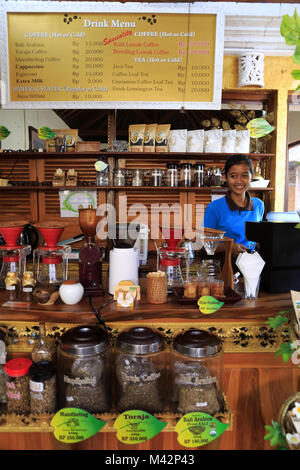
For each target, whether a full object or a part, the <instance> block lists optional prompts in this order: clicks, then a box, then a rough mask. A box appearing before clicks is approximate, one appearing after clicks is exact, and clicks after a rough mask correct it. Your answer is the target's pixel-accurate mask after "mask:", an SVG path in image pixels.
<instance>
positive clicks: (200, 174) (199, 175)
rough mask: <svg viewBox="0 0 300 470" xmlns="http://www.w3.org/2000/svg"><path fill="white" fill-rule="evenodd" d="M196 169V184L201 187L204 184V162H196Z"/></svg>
mask: <svg viewBox="0 0 300 470" xmlns="http://www.w3.org/2000/svg"><path fill="white" fill-rule="evenodd" d="M193 169H194V186H196V187H197V188H201V187H202V186H204V169H205V165H204V164H202V163H195V165H194V166H193Z"/></svg>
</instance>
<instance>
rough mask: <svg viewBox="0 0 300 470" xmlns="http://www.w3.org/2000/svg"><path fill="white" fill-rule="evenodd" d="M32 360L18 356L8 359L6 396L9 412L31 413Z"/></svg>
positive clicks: (5, 367) (6, 366) (6, 365)
mask: <svg viewBox="0 0 300 470" xmlns="http://www.w3.org/2000/svg"><path fill="white" fill-rule="evenodd" d="M31 365H32V362H31V360H30V359H28V358H26V357H25V358H22V357H20V358H16V359H11V360H10V361H8V362H7V363H6V364H5V366H4V369H5V373H6V396H7V411H8V413H16V414H24V415H26V414H29V413H30V392H29V369H30V366H31Z"/></svg>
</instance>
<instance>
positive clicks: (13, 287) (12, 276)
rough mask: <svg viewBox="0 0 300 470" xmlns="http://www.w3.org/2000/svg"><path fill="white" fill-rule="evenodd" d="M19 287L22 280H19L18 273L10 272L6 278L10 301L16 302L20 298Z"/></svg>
mask: <svg viewBox="0 0 300 470" xmlns="http://www.w3.org/2000/svg"><path fill="white" fill-rule="evenodd" d="M19 285H20V279H19V278H18V273H16V272H10V271H9V272H8V273H7V274H6V278H5V289H6V292H7V294H8V298H9V300H16V299H17V298H18V290H19Z"/></svg>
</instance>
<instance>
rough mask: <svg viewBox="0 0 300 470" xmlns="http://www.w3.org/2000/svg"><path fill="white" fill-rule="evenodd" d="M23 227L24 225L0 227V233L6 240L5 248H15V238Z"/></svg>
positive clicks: (16, 238)
mask: <svg viewBox="0 0 300 470" xmlns="http://www.w3.org/2000/svg"><path fill="white" fill-rule="evenodd" d="M23 228H24V225H21V226H17V227H13V226H12V227H0V233H1V235H2V237H3V238H4V240H5V242H6V245H7V246H6V248H16V247H17V240H18V238H19V236H20V234H21V232H22V230H23Z"/></svg>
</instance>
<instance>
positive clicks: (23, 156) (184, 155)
mask: <svg viewBox="0 0 300 470" xmlns="http://www.w3.org/2000/svg"><path fill="white" fill-rule="evenodd" d="M229 155H235V154H233V153H198V152H195V153H194V152H193V153H189V152H151V153H150V152H0V159H1V160H7V159H9V160H10V159H18V160H19V159H20V160H32V159H33V160H34V159H37V160H40V159H48V158H53V159H62V158H74V157H76V158H93V157H97V158H98V157H100V156H102V157H116V158H119V159H120V158H123V159H126V160H128V159H136V158H138V157H143V158H144V159H145V160H161V159H162V158H163V159H165V160H172V159H180V160H199V159H203V160H204V159H205V160H225V159H226V158H227V157H228V156H229ZM236 155H237V154H236ZM244 155H248V156H249V157H250V158H255V159H264V158H272V157H275V154H274V153H247V154H244Z"/></svg>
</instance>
